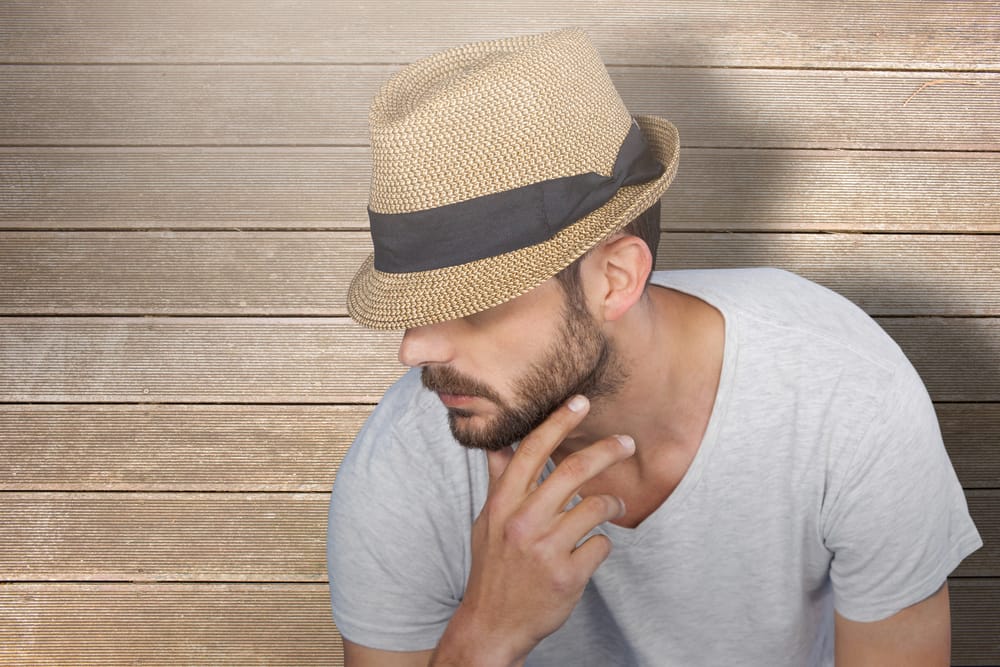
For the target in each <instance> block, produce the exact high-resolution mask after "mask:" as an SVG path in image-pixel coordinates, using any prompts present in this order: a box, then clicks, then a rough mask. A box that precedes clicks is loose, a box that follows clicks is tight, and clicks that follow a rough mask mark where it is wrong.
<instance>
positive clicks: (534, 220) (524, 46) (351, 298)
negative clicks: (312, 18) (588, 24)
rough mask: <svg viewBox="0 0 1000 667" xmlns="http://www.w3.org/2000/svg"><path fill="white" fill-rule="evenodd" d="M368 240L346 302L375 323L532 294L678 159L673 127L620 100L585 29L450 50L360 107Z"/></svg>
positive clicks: (634, 208)
mask: <svg viewBox="0 0 1000 667" xmlns="http://www.w3.org/2000/svg"><path fill="white" fill-rule="evenodd" d="M369 123H370V127H371V147H372V178H371V191H370V197H369V204H368V215H369V221H370V223H371V233H372V242H373V245H374V249H375V250H374V252H373V253H372V255H371V256H369V257H368V259H367V260H366V261H365V262H364V264H363V265H362V266H361V268H360V269H359V270H358V272H357V274H356V275H355V276H354V279H353V281H352V282H351V286H350V289H349V290H348V299H347V300H348V304H347V305H348V312H349V313H350V314H351V317H353V318H354V319H355V320H356V321H357V322H359V323H360V324H363V325H365V326H367V327H370V328H374V329H406V328H411V327H416V326H422V325H426V324H433V323H435V322H442V321H445V320H450V319H455V318H460V317H465V316H467V315H471V314H473V313H477V312H480V311H483V310H486V309H488V308H492V307H494V306H497V305H499V304H501V303H504V302H505V301H508V300H510V299H513V298H514V297H516V296H518V295H520V294H523V293H525V292H527V291H528V290H530V289H532V288H534V287H536V286H538V285H539V284H541V283H542V282H544V281H545V280H547V279H548V278H551V277H552V276H554V275H555V274H556V273H558V272H559V271H560V270H561V269H563V268H565V267H566V266H568V265H569V264H570V263H572V262H573V260H575V259H577V258H578V257H580V256H581V255H583V254H585V253H586V252H587V251H588V250H589V249H590V248H592V247H594V246H595V245H597V244H598V243H600V242H601V241H602V240H604V239H605V238H607V237H608V236H609V235H611V234H613V233H614V232H616V231H617V230H619V229H621V228H622V227H624V226H625V225H626V224H628V223H629V222H630V221H631V220H632V219H633V218H635V217H636V216H637V215H639V214H640V213H642V212H643V211H644V210H646V209H647V208H649V207H650V206H652V205H653V204H654V203H656V201H657V200H658V199H659V198H660V197H661V196H662V195H663V192H664V191H665V190H666V189H667V186H668V185H669V184H670V181H671V180H672V179H673V176H674V173H675V172H676V170H677V158H678V135H677V130H676V128H674V126H673V125H672V124H670V123H669V122H667V121H666V120H663V119H660V118H657V117H654V116H637V117H635V118H634V119H633V117H632V116H631V115H630V114H629V112H628V110H627V109H626V108H625V105H624V103H623V102H622V100H621V97H620V96H619V95H618V91H617V90H615V87H614V85H613V84H612V82H611V78H610V77H609V76H608V73H607V70H606V69H605V67H604V64H603V63H602V62H601V58H600V55H599V54H598V53H597V50H596V49H595V48H594V46H593V45H592V44H591V42H590V40H589V39H588V38H587V35H586V33H584V32H583V31H582V30H580V29H575V28H571V29H566V30H557V31H554V32H548V33H543V34H540V35H527V36H521V37H513V38H509V39H500V40H494V41H488V42H481V43H476V44H468V45H465V46H460V47H456V48H453V49H448V50H446V51H442V52H439V53H437V54H434V55H432V56H430V57H428V58H424V59H422V60H418V61H416V62H414V63H413V64H411V65H409V66H407V67H405V68H404V69H402V70H401V71H399V72H398V73H397V74H396V75H395V76H394V77H392V78H391V79H390V80H389V81H388V82H387V83H386V84H385V85H384V86H383V87H382V89H381V90H380V91H379V92H378V94H377V95H376V96H375V98H374V100H373V102H372V106H371V111H370V114H369Z"/></svg>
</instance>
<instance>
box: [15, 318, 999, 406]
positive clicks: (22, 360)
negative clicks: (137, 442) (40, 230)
mask: <svg viewBox="0 0 1000 667" xmlns="http://www.w3.org/2000/svg"><path fill="white" fill-rule="evenodd" d="M877 319H878V321H879V322H880V324H881V325H882V326H883V327H884V328H885V329H886V330H887V331H888V333H889V334H890V335H891V336H892V337H893V338H895V339H896V341H897V342H898V343H899V344H900V346H901V347H902V348H903V351H904V352H906V354H907V355H908V356H909V357H910V359H911V361H913V363H914V366H916V368H917V370H918V371H919V372H920V373H921V376H922V377H923V379H924V382H925V383H926V385H927V387H928V389H929V391H930V393H931V395H932V397H934V399H935V400H938V401H962V402H996V401H1000V373H998V372H997V360H998V359H1000V319H998V318H937V317H918V318H909V317H904V318H892V317H889V318H877ZM399 339H400V334H399V333H398V332H388V333H387V332H376V331H369V330H364V329H362V328H361V327H360V326H358V325H356V324H353V323H352V322H350V321H349V320H346V319H340V318H251V317H247V318H188V317H141V318H129V317H68V318H62V317H45V318H37V317H26V318H19V317H8V318H0V401H5V402H19V403H20V402H24V403H34V402H54V403H65V402H80V401H83V402H116V403H117V402H127V403H133V402H137V403H164V402H165V403H201V402H219V403H285V402H291V403H352V402H360V403H364V402H368V403H374V402H377V401H378V399H379V398H380V397H381V395H382V393H383V392H384V391H385V389H386V388H387V387H388V386H389V384H391V383H392V382H393V381H394V380H395V379H396V378H398V377H399V376H400V375H402V372H403V370H404V369H403V367H402V366H401V365H400V364H399V363H398V361H397V360H396V351H397V348H398V343H399Z"/></svg>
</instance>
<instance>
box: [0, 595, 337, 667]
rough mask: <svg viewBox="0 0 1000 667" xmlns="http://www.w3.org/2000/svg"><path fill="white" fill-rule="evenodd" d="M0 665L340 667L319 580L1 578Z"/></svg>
mask: <svg viewBox="0 0 1000 667" xmlns="http://www.w3.org/2000/svg"><path fill="white" fill-rule="evenodd" d="M0 664H15V665H23V666H25V667H27V666H29V665H30V666H45V667H49V666H51V665H107V666H108V667H110V666H112V665H137V664H138V665H240V666H243V665H260V666H261V667H270V666H271V665H288V666H289V667H293V666H294V667H299V666H303V667H304V666H306V665H317V666H318V665H324V666H327V667H328V666H330V665H342V664H343V648H342V645H341V642H340V636H339V635H338V634H337V630H336V628H335V627H334V625H333V621H332V619H331V617H330V605H329V597H328V593H327V589H326V586H325V585H323V584H316V585H309V584H292V585H289V584H252V585H247V584H213V585H186V584H59V583H53V584H6V585H3V586H0Z"/></svg>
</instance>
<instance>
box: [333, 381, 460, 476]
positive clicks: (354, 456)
mask: <svg viewBox="0 0 1000 667" xmlns="http://www.w3.org/2000/svg"><path fill="white" fill-rule="evenodd" d="M469 453H470V452H468V451H466V450H465V449H464V448H463V447H462V446H461V445H459V444H458V443H457V442H456V441H455V439H454V438H453V437H452V435H451V431H450V430H449V428H448V416H447V412H446V410H445V408H444V406H443V405H442V404H441V402H440V401H439V400H438V399H437V397H436V396H434V394H433V393H431V392H430V391H427V390H426V389H424V387H423V385H422V384H421V382H420V371H419V369H412V370H410V371H408V372H407V373H406V374H404V375H403V376H402V377H401V378H400V379H399V380H397V381H396V382H395V383H394V384H393V385H392V386H391V387H390V388H389V389H388V390H387V391H386V392H385V395H384V396H383V397H382V400H381V401H380V402H379V404H378V406H376V408H375V409H374V410H373V411H372V414H371V415H370V416H369V417H368V419H367V420H366V421H365V423H364V425H363V426H362V427H361V430H360V431H359V432H358V435H357V437H356V438H355V440H354V443H353V444H352V445H351V448H350V450H349V451H348V453H347V456H346V457H345V458H344V462H343V464H342V465H341V468H340V472H339V473H338V479H339V478H340V477H341V476H342V474H343V473H348V474H362V475H365V476H369V475H373V474H376V473H383V474H391V476H403V477H406V478H412V477H413V476H415V475H417V474H419V473H420V472H421V471H424V472H428V473H434V472H435V471H438V472H440V471H447V470H448V469H451V468H453V467H455V466H460V467H462V468H464V467H465V466H466V464H467V462H466V460H467V458H468V454H469Z"/></svg>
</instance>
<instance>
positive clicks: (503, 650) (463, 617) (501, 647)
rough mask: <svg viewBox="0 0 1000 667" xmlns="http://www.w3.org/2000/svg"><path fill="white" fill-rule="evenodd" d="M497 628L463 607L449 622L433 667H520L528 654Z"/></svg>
mask: <svg viewBox="0 0 1000 667" xmlns="http://www.w3.org/2000/svg"><path fill="white" fill-rule="evenodd" d="M499 634H501V633H497V632H496V628H495V627H492V626H491V625H489V624H484V623H482V622H481V621H480V620H479V619H477V618H476V616H475V614H474V613H472V611H471V610H469V609H468V608H466V607H464V606H462V605H459V607H458V609H457V610H456V611H455V614H454V615H453V616H452V617H451V620H450V621H449V622H448V627H446V628H445V631H444V634H443V635H441V640H440V641H439V642H438V645H437V649H436V650H435V651H434V655H433V656H432V657H431V661H430V667H459V666H461V667H519V666H520V665H522V664H524V659H525V658H526V657H527V654H528V651H530V648H529V649H528V651H518V650H517V649H516V648H515V647H514V646H512V645H511V644H510V642H509V640H508V638H506V637H503V636H498V635H499Z"/></svg>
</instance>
